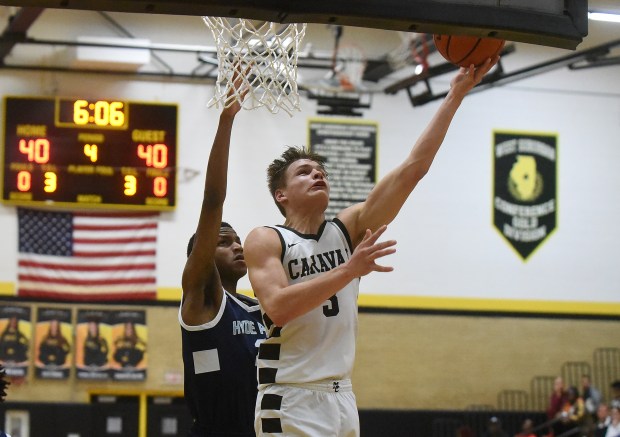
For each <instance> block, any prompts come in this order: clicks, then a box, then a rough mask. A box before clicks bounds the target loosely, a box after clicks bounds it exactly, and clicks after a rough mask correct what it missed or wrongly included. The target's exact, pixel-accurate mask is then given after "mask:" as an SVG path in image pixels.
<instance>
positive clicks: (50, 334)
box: [35, 308, 73, 379]
mask: <svg viewBox="0 0 620 437" xmlns="http://www.w3.org/2000/svg"><path fill="white" fill-rule="evenodd" d="M35 354H36V358H35V375H36V376H37V377H38V378H43V379H67V378H69V372H70V370H71V365H72V364H73V325H72V324H71V309H69V308H38V309H37V323H36V332H35Z"/></svg>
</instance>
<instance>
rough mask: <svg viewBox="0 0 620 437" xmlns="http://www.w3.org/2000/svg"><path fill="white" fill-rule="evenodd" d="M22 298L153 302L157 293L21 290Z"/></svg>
mask: <svg viewBox="0 0 620 437" xmlns="http://www.w3.org/2000/svg"><path fill="white" fill-rule="evenodd" d="M20 296H22V297H29V298H36V299H52V300H71V301H78V302H90V301H93V300H97V301H116V300H152V299H155V297H156V296H157V294H156V293H155V292H144V293H135V292H134V291H133V290H132V291H129V290H126V291H124V292H123V291H120V292H113V293H111V292H106V293H103V294H95V295H92V294H90V293H84V292H79V293H66V292H64V293H55V292H49V291H47V290H41V289H29V288H22V289H20Z"/></svg>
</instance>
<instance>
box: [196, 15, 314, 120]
mask: <svg viewBox="0 0 620 437" xmlns="http://www.w3.org/2000/svg"><path fill="white" fill-rule="evenodd" d="M203 20H204V22H205V24H206V25H207V27H208V28H209V30H211V33H212V34H213V38H214V39H215V45H216V46H217V59H218V62H219V67H218V75H217V81H216V83H215V93H214V96H213V98H212V99H211V100H210V101H209V103H208V106H209V107H211V106H215V107H217V108H219V107H220V105H222V106H223V107H225V108H227V107H229V106H230V105H232V104H233V103H235V102H240V103H241V106H242V108H244V109H256V108H259V107H261V106H265V107H266V108H267V109H269V110H270V111H271V112H272V113H274V114H275V113H277V112H278V111H279V110H280V109H282V110H284V111H286V112H287V113H288V114H289V115H291V116H292V115H293V111H294V110H297V111H299V110H300V107H299V93H298V90H297V51H298V47H299V45H300V43H301V40H302V38H303V37H304V34H305V32H306V24H298V23H291V24H288V25H284V27H282V26H283V25H281V24H278V23H272V22H262V24H260V25H258V26H255V25H254V24H253V23H252V21H250V20H245V19H231V20H230V21H229V20H228V19H227V18H221V17H203ZM237 65H250V66H251V70H250V73H249V74H247V75H244V74H243V73H242V76H243V77H242V79H243V85H242V86H241V87H240V89H239V90H238V89H235V87H233V84H232V78H233V73H234V71H235V67H236V66H237ZM246 87H247V89H248V90H249V91H248V97H247V98H246V99H245V100H243V101H241V99H240V93H239V91H241V90H242V89H244V88H246ZM230 90H232V91H233V92H231V93H230V95H229V91H230Z"/></svg>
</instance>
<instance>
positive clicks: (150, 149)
mask: <svg viewBox="0 0 620 437" xmlns="http://www.w3.org/2000/svg"><path fill="white" fill-rule="evenodd" d="M136 153H137V155H138V157H139V158H140V159H143V160H144V163H145V165H146V167H147V168H153V169H164V168H166V167H167V166H168V146H166V145H165V144H162V143H157V144H146V145H145V144H138V146H137V147H136ZM147 173H148V169H147ZM137 190H138V180H137V178H136V176H135V175H125V190H124V194H125V195H126V196H133V195H134V194H136V192H137ZM153 195H155V196H156V197H166V196H167V195H168V179H167V177H166V175H164V174H160V175H155V177H154V178H153Z"/></svg>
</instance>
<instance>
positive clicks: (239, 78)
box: [222, 63, 252, 117]
mask: <svg viewBox="0 0 620 437" xmlns="http://www.w3.org/2000/svg"><path fill="white" fill-rule="evenodd" d="M251 70H252V64H249V65H247V66H246V67H245V69H244V70H243V72H242V66H241V63H237V64H235V67H234V71H233V80H232V87H230V89H229V90H228V94H227V96H226V97H227V99H229V98H231V97H232V96H233V95H235V94H236V95H237V97H236V98H235V99H234V101H233V103H232V105H230V106H229V107H228V108H224V110H223V111H222V113H223V114H227V115H230V116H233V117H234V116H235V115H236V114H237V113H238V112H239V111H240V110H241V102H243V99H245V96H246V95H247V94H248V92H249V91H250V89H249V87H248V84H247V82H245V83H244V80H243V78H245V77H248V75H249V74H250V71H251Z"/></svg>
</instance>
